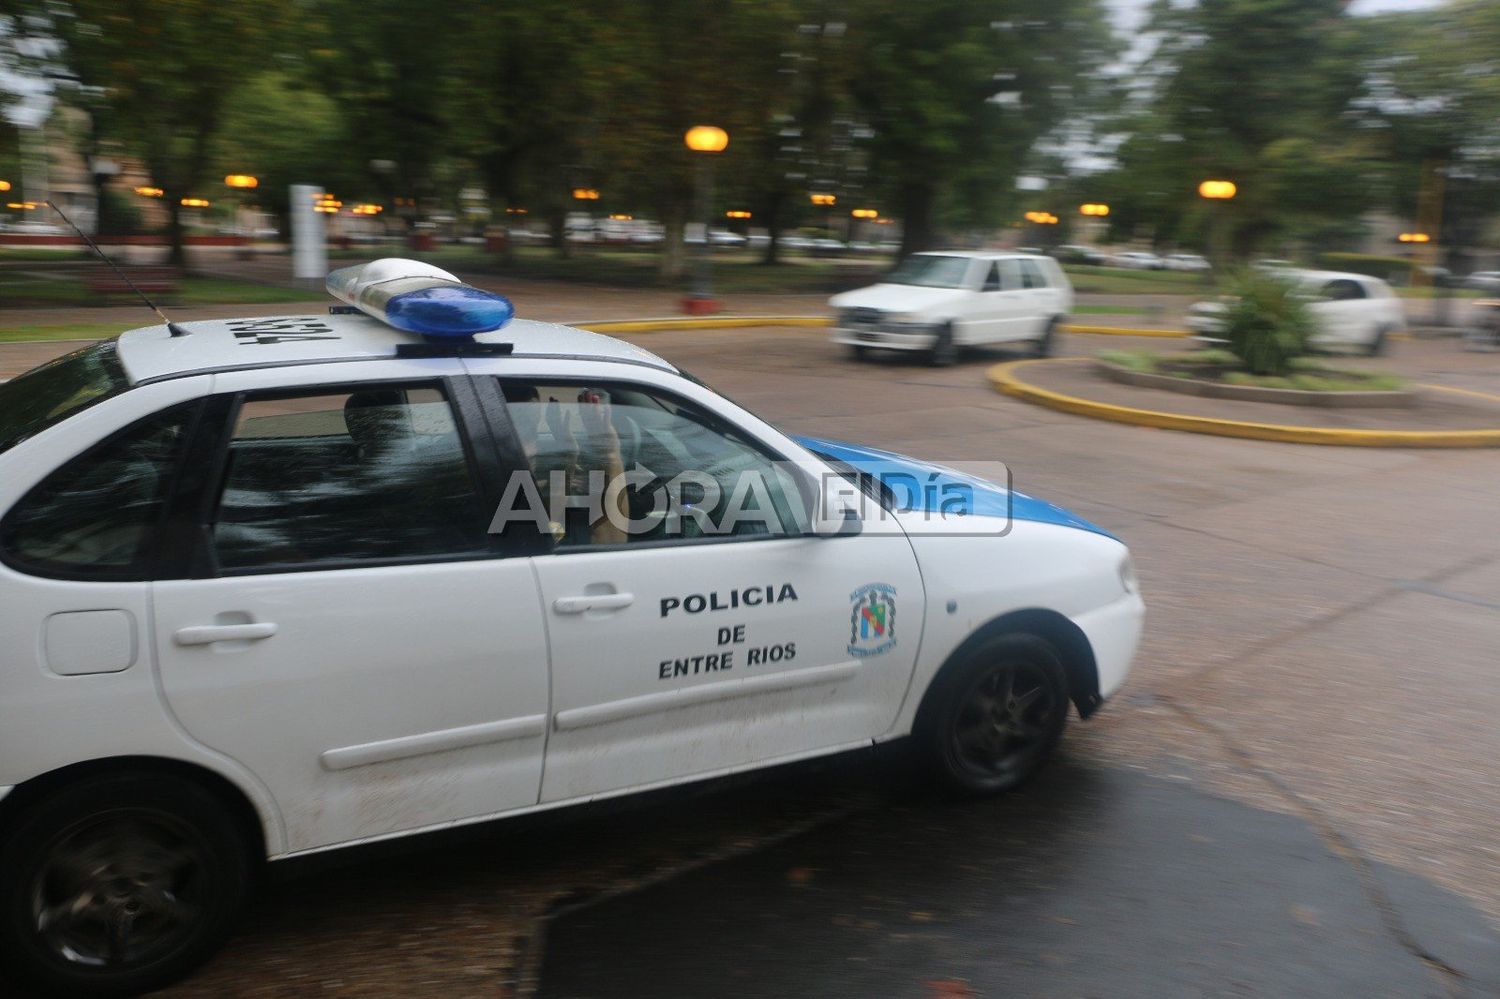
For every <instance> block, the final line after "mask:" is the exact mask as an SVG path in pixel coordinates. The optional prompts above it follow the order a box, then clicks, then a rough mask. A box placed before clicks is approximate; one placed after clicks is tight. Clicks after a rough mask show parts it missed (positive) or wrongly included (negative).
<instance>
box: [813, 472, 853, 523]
mask: <svg viewBox="0 0 1500 999" xmlns="http://www.w3.org/2000/svg"><path fill="white" fill-rule="evenodd" d="M863 500H864V494H863V493H862V492H860V489H859V486H858V485H856V484H855V483H853V482H850V481H849V480H848V479H846V478H844V477H843V476H842V475H825V476H823V477H822V478H821V483H820V488H819V490H818V493H817V509H815V510H814V511H813V517H812V533H813V534H814V535H815V536H817V537H820V538H847V537H853V536H854V535H857V534H859V533H861V532H862V531H863V530H864V521H862V520H861V519H860V508H861V507H862V506H863Z"/></svg>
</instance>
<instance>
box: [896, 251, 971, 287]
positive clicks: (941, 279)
mask: <svg viewBox="0 0 1500 999" xmlns="http://www.w3.org/2000/svg"><path fill="white" fill-rule="evenodd" d="M968 272H969V258H968V257H944V256H937V255H932V254H917V255H916V256H912V257H907V258H906V259H905V260H903V261H901V266H899V267H897V268H896V269H895V270H894V271H892V272H891V275H890V277H888V278H886V281H887V282H888V283H890V284H914V285H917V286H919V287H922V288H962V287H963V285H964V275H965V274H967V273H968Z"/></svg>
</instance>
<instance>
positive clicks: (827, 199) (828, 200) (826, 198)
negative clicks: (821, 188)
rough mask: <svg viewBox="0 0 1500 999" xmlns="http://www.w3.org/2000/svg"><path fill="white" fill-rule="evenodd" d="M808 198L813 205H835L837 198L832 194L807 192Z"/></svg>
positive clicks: (837, 201)
mask: <svg viewBox="0 0 1500 999" xmlns="http://www.w3.org/2000/svg"><path fill="white" fill-rule="evenodd" d="M807 197H808V200H809V201H811V202H812V203H813V204H815V205H836V204H838V203H839V199H838V198H837V197H836V196H835V195H832V194H809V195H808V196H807Z"/></svg>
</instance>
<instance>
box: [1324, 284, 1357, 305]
mask: <svg viewBox="0 0 1500 999" xmlns="http://www.w3.org/2000/svg"><path fill="white" fill-rule="evenodd" d="M1320 297H1321V298H1323V299H1324V300H1325V301H1329V302H1349V301H1353V300H1355V299H1359V298H1364V297H1365V289H1364V288H1363V286H1361V285H1360V283H1359V282H1358V281H1349V280H1347V279H1344V280H1339V281H1330V282H1328V283H1327V284H1326V285H1324V286H1323V293H1322V295H1321V296H1320Z"/></svg>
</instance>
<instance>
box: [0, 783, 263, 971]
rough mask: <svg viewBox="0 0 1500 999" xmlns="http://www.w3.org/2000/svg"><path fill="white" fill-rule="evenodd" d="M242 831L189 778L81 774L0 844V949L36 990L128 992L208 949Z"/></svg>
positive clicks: (243, 888)
mask: <svg viewBox="0 0 1500 999" xmlns="http://www.w3.org/2000/svg"><path fill="white" fill-rule="evenodd" d="M250 876H251V862H250V856H249V853H248V851H247V844H246V839H245V836H244V834H243V833H242V832H241V830H240V829H239V827H238V825H237V824H236V822H235V821H234V820H233V818H232V817H231V816H230V815H229V814H228V811H227V809H226V808H225V807H224V805H223V803H222V802H220V801H219V800H218V799H217V798H216V797H215V796H214V795H213V794H212V793H210V792H209V791H208V790H206V789H205V788H203V787H201V786H199V785H198V784H195V783H193V782H191V781H186V780H179V779H176V778H171V777H166V776H158V775H154V774H113V775H100V776H98V777H93V778H88V779H85V780H82V781H80V782H78V783H76V784H72V785H69V786H67V787H65V788H63V789H62V790H60V791H58V792H56V793H55V794H53V795H52V796H51V797H49V798H46V799H44V800H42V801H40V802H38V803H37V804H36V805H34V806H33V807H32V808H31V810H30V811H29V812H28V813H27V814H26V815H25V816H24V817H23V818H21V819H20V821H19V822H18V824H17V825H16V826H15V827H14V829H13V830H12V832H11V834H10V835H9V836H8V837H7V838H6V840H5V842H4V844H3V846H0V954H3V955H4V957H5V959H6V962H7V963H8V964H9V965H10V966H11V967H10V970H12V971H13V972H15V973H16V974H18V975H20V976H21V977H23V978H24V979H25V980H27V981H29V982H30V983H32V984H33V985H35V986H37V987H38V988H40V989H42V990H43V991H45V992H46V993H49V994H54V995H66V996H103V995H134V994H136V993H139V992H143V991H147V990H149V989H154V988H158V987H160V986H162V985H165V984H167V983H168V982H171V981H173V980H175V979H177V978H180V977H181V976H182V975H185V974H187V973H188V972H189V971H191V970H192V969H193V968H194V967H196V966H197V965H198V964H199V963H200V962H201V961H203V960H204V959H206V958H207V957H208V956H209V955H210V954H212V953H213V952H214V950H215V949H217V948H218V946H219V944H220V943H221V942H222V941H223V939H224V938H225V937H226V936H227V935H228V933H229V931H230V929H231V927H232V926H233V923H234V920H235V917H236V916H237V915H238V913H239V910H240V908H241V906H242V905H243V903H244V900H245V897H246V895H247V892H248V889H249V885H250Z"/></svg>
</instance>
